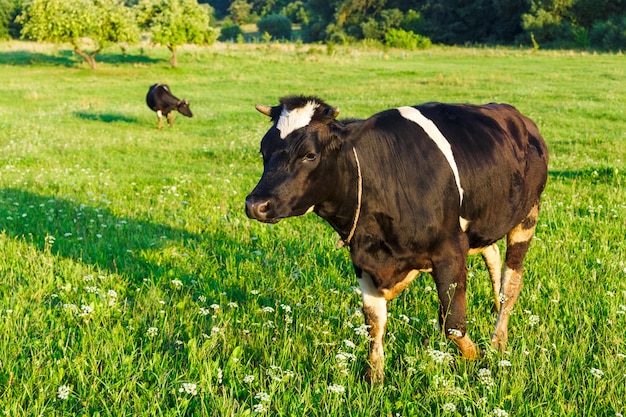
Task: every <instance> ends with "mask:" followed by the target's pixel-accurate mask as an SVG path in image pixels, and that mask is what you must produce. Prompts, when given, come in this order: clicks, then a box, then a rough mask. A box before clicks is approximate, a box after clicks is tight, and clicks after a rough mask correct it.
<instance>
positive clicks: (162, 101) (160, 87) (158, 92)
mask: <svg viewBox="0 0 626 417" xmlns="http://www.w3.org/2000/svg"><path fill="white" fill-rule="evenodd" d="M146 103H148V107H150V108H151V109H152V110H154V111H155V112H156V113H157V117H158V118H159V129H161V127H162V126H163V116H165V117H167V123H169V125H170V126H172V125H173V124H174V120H173V119H172V113H171V112H172V110H178V112H179V113H180V114H182V115H184V116H187V117H191V116H193V114H191V110H190V109H189V101H188V100H180V99H178V98H176V97H174V95H173V94H172V92H171V91H170V88H169V87H168V86H167V85H166V84H154V85H153V86H151V87H150V90H148V95H146Z"/></svg>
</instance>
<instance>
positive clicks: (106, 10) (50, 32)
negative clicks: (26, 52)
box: [16, 0, 139, 69]
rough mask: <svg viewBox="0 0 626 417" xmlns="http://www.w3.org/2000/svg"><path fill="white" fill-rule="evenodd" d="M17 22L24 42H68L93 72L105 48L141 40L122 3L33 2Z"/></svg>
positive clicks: (86, 0)
mask: <svg viewBox="0 0 626 417" xmlns="http://www.w3.org/2000/svg"><path fill="white" fill-rule="evenodd" d="M16 20H17V22H18V23H21V24H22V25H23V27H22V38H27V39H35V40H37V41H39V42H52V43H66V42H68V43H70V44H71V45H72V46H73V47H74V52H75V53H77V54H78V55H80V56H81V57H82V58H83V59H84V60H85V61H86V62H87V63H88V64H89V66H90V67H91V68H92V69H96V55H97V54H98V53H99V52H100V51H101V50H102V49H103V48H105V47H106V46H108V45H110V44H113V43H117V42H134V41H136V40H137V39H138V37H139V33H138V30H137V25H136V23H135V20H134V16H133V14H132V10H131V9H129V8H127V7H126V6H125V5H124V3H123V2H122V1H120V0H74V1H65V0H33V1H32V2H31V3H30V4H29V5H28V6H27V8H26V9H25V10H24V11H23V12H22V14H21V15H19V16H18V17H17V18H16ZM90 50H91V51H90Z"/></svg>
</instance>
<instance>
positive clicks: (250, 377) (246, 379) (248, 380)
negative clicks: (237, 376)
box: [243, 375, 254, 384]
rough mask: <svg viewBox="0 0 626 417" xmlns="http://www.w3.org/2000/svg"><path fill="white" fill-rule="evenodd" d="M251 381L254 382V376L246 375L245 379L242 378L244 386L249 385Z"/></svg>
mask: <svg viewBox="0 0 626 417" xmlns="http://www.w3.org/2000/svg"><path fill="white" fill-rule="evenodd" d="M252 381H254V375H246V376H245V377H243V382H245V383H246V384H249V383H251V382H252Z"/></svg>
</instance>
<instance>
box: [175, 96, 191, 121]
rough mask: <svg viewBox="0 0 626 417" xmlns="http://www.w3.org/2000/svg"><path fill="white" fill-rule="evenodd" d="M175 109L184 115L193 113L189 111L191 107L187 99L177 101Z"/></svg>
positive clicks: (188, 115)
mask: <svg viewBox="0 0 626 417" xmlns="http://www.w3.org/2000/svg"><path fill="white" fill-rule="evenodd" d="M176 110H178V111H179V113H180V114H182V115H184V116H187V117H191V116H193V114H192V113H191V109H190V108H189V100H180V101H179V102H178V105H177V106H176Z"/></svg>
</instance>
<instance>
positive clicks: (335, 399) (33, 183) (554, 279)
mask: <svg viewBox="0 0 626 417" xmlns="http://www.w3.org/2000/svg"><path fill="white" fill-rule="evenodd" d="M167 57H168V54H167V51H166V50H161V49H152V48H150V47H147V46H146V47H144V48H142V49H139V48H132V49H130V50H128V54H127V55H123V54H121V52H120V51H119V50H116V49H112V50H110V51H108V52H106V53H104V54H102V55H101V56H100V57H99V59H100V63H99V69H98V70H97V71H92V70H90V69H88V67H87V66H86V65H85V64H83V63H81V62H80V60H78V59H77V58H76V57H74V56H72V54H71V52H69V51H68V50H67V49H64V48H55V47H52V46H46V45H44V46H37V45H29V44H26V43H18V42H12V43H4V44H0V254H1V255H0V277H2V279H1V280H0V338H1V340H0V413H4V415H9V416H74V415H81V416H246V415H263V416H265V415H266V416H389V417H397V416H403V417H408V416H577V417H580V416H622V415H624V414H626V248H625V245H626V220H625V219H626V192H625V185H626V184H625V183H626V176H625V174H624V173H625V172H626V74H625V71H626V65H625V64H626V59H625V58H624V56H623V55H621V54H620V55H595V54H587V53H579V52H569V51H563V52H550V51H538V52H536V53H532V52H531V51H527V50H516V49H480V48H479V49H471V48H467V49H457V48H446V49H443V48H436V49H433V50H431V51H425V52H411V53H409V52H407V53H403V52H401V51H384V52H380V51H375V50H367V49H364V48H361V49H358V48H337V49H335V50H334V51H333V53H331V54H328V53H327V51H326V49H325V47H322V46H314V47H312V48H311V49H307V48H305V47H303V46H297V45H291V46H285V45H282V46H278V45H245V46H230V47H217V46H215V47H212V48H207V49H198V48H188V49H184V50H182V51H181V52H180V54H179V60H180V67H179V68H177V69H173V68H170V67H169V64H168V62H167ZM155 82H162V83H168V84H169V85H170V87H171V89H172V91H173V92H174V94H176V95H177V96H179V97H180V98H187V99H189V100H190V102H191V109H192V110H193V112H194V117H193V118H191V119H188V118H184V117H182V116H181V115H178V116H177V118H176V121H175V125H174V127H173V128H169V127H168V126H165V127H164V128H163V130H162V131H160V132H159V131H157V129H156V125H157V119H156V116H155V114H154V113H153V112H152V111H150V110H149V109H148V108H147V106H146V105H145V94H146V92H147V90H148V86H149V85H151V84H153V83H155ZM295 93H297V94H300V93H303V94H315V95H318V96H320V97H321V98H323V99H324V100H325V101H327V102H328V103H329V104H331V105H334V106H338V107H339V108H340V109H341V116H344V117H367V116H369V115H371V114H373V113H375V112H378V111H380V110H384V109H387V108H390V107H394V106H400V105H411V104H417V103H421V102H425V101H445V102H472V103H482V102H489V101H497V102H508V103H511V104H513V105H515V106H516V107H518V108H519V109H520V110H521V111H522V112H523V113H525V114H527V115H529V116H530V117H531V118H532V119H534V120H535V121H536V122H537V124H538V125H539V128H540V129H541V131H542V133H543V135H544V137H545V138H546V140H547V142H548V145H549V148H550V151H551V160H550V175H549V182H548V186H547V189H546V191H545V193H544V196H543V203H542V209H543V211H542V213H541V215H540V222H539V226H538V229H537V234H536V239H535V240H534V241H533V245H532V247H531V250H530V252H529V255H528V257H527V258H526V264H525V265H526V273H525V283H524V288H523V290H522V294H521V297H520V301H519V302H518V304H517V305H516V310H515V311H514V314H513V316H512V318H511V323H510V326H509V349H508V351H507V352H506V353H504V354H499V353H496V352H494V351H492V350H490V348H489V336H490V332H491V330H492V327H493V324H494V322H495V315H494V313H493V312H492V302H491V300H492V295H491V290H490V282H489V278H488V273H487V270H486V268H485V266H484V264H483V262H482V260H481V259H480V257H470V259H469V279H468V285H469V291H468V294H469V295H468V306H469V311H468V317H470V318H471V321H470V324H469V329H470V332H471V335H472V337H473V338H474V339H475V340H477V342H478V343H479V344H480V346H481V348H483V349H484V350H485V356H484V358H482V359H481V360H479V361H476V362H469V363H466V362H464V361H463V360H461V359H460V357H459V355H458V353H457V351H456V348H455V347H454V346H453V345H452V344H451V343H449V342H447V341H446V340H445V337H444V336H443V335H442V334H441V332H440V331H438V330H437V329H436V326H435V325H434V322H435V319H436V314H437V297H436V294H435V291H434V290H433V288H434V284H433V282H432V279H431V277H430V276H429V275H426V274H422V275H421V276H420V277H418V278H417V279H416V280H415V282H414V283H413V284H412V286H411V287H409V289H408V290H407V291H405V292H404V293H403V294H401V295H400V296H399V297H398V298H397V299H396V300H394V301H392V302H391V303H390V307H389V309H390V319H389V325H388V329H387V339H386V342H387V343H386V353H387V362H386V380H385V383H384V385H383V386H376V387H371V386H369V385H367V384H366V383H365V382H364V380H363V373H364V369H365V358H366V352H367V340H366V338H365V337H364V336H362V330H363V328H362V324H363V317H362V316H361V312H360V305H361V300H360V297H359V295H358V294H357V293H356V292H355V287H356V286H357V282H356V279H355V278H354V275H353V272H352V267H351V264H350V261H349V256H348V252H347V250H346V249H336V247H335V243H336V240H337V235H336V234H335V233H334V232H333V231H332V229H331V228H330V226H328V225H327V224H325V223H324V222H323V221H322V220H321V219H319V218H316V217H315V216H313V215H308V216H304V217H301V218H294V219H289V220H285V221H282V222H280V223H278V224H276V225H272V226H269V225H264V224H260V223H257V222H254V221H251V220H248V219H247V218H246V216H245V214H244V211H243V207H244V198H245V196H246V194H247V193H248V192H249V191H250V190H251V189H252V188H253V187H254V185H255V184H256V181H257V180H258V178H259V176H260V174H261V172H262V166H261V158H260V156H259V154H258V148H259V141H260V139H261V137H262V135H263V134H264V133H265V131H266V129H267V128H268V127H269V123H268V120H267V118H266V117H265V116H263V115H261V114H259V113H258V112H256V110H255V109H254V104H256V103H262V104H272V105H274V104H276V103H277V102H278V101H277V100H278V98H279V97H281V96H283V95H287V94H295Z"/></svg>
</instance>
